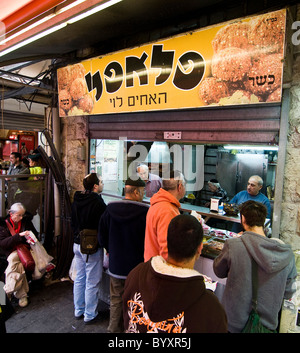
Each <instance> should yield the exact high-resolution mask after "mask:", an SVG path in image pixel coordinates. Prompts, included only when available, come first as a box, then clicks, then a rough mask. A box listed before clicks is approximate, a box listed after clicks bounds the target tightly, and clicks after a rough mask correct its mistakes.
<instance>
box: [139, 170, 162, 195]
mask: <svg viewBox="0 0 300 353" xmlns="http://www.w3.org/2000/svg"><path fill="white" fill-rule="evenodd" d="M136 171H137V174H138V175H139V176H140V178H141V179H142V180H144V182H145V183H146V187H145V191H146V197H152V196H153V195H154V194H155V193H156V192H157V191H158V190H159V189H160V188H161V185H162V181H161V178H160V177H159V176H158V175H155V174H153V173H150V172H149V168H148V166H147V165H146V164H140V165H138V166H137V168H136Z"/></svg>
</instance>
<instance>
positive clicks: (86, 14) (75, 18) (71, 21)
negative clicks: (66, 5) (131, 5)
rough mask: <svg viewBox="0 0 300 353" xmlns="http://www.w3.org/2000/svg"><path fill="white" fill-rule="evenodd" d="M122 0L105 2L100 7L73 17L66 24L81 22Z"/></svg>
mask: <svg viewBox="0 0 300 353" xmlns="http://www.w3.org/2000/svg"><path fill="white" fill-rule="evenodd" d="M121 1H122V0H111V1H107V2H105V3H104V4H101V5H98V6H96V7H93V8H92V9H91V10H88V11H86V12H83V13H81V14H80V15H78V16H75V17H73V18H71V19H70V20H68V21H67V23H68V24H72V23H74V22H77V21H80V20H82V19H83V18H85V17H88V16H91V15H93V14H94V13H96V12H99V11H101V10H104V9H106V8H107V7H109V6H112V5H115V4H117V3H118V2H121Z"/></svg>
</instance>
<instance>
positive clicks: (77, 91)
mask: <svg viewBox="0 0 300 353" xmlns="http://www.w3.org/2000/svg"><path fill="white" fill-rule="evenodd" d="M86 93H87V87H86V83H85V80H84V79H83V78H80V77H79V78H76V80H74V81H73V82H72V84H71V87H70V94H71V97H72V99H73V100H74V101H77V100H78V99H80V98H81V97H83V96H84V95H85V94H86Z"/></svg>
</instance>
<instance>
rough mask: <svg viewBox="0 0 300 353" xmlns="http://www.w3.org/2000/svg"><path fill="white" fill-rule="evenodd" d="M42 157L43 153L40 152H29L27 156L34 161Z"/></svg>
mask: <svg viewBox="0 0 300 353" xmlns="http://www.w3.org/2000/svg"><path fill="white" fill-rule="evenodd" d="M40 157H41V154H40V153H35V154H29V155H28V156H27V158H28V159H32V160H33V161H35V160H37V159H39V158H40Z"/></svg>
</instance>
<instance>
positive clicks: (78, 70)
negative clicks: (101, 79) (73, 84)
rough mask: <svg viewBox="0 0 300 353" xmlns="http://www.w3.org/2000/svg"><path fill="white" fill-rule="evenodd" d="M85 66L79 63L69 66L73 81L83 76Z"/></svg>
mask: <svg viewBox="0 0 300 353" xmlns="http://www.w3.org/2000/svg"><path fill="white" fill-rule="evenodd" d="M84 75H85V68H84V66H83V65H82V64H81V63H78V64H74V65H72V66H71V80H72V81H74V80H76V78H84Z"/></svg>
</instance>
